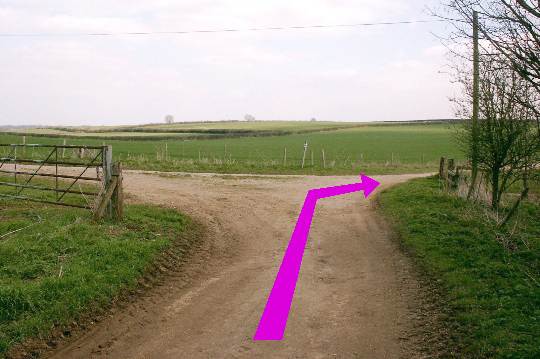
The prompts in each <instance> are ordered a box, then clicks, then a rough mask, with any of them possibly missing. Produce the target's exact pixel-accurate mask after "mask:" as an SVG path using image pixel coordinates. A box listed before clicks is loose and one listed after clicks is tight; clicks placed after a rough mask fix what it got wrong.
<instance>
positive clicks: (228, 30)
mask: <svg viewBox="0 0 540 359" xmlns="http://www.w3.org/2000/svg"><path fill="white" fill-rule="evenodd" d="M443 21H446V20H444V19H433V20H407V21H393V22H363V23H356V24H334V25H305V26H271V27H251V28H244V29H240V28H231V29H209V30H187V31H137V32H88V33H0V37H48V36H126V35H127V36H134V35H190V34H215V33H226V32H250V31H251V32H253V31H282V30H302V29H330V28H340V27H341V28H343V27H362V26H385V25H406V24H422V23H433V22H443Z"/></svg>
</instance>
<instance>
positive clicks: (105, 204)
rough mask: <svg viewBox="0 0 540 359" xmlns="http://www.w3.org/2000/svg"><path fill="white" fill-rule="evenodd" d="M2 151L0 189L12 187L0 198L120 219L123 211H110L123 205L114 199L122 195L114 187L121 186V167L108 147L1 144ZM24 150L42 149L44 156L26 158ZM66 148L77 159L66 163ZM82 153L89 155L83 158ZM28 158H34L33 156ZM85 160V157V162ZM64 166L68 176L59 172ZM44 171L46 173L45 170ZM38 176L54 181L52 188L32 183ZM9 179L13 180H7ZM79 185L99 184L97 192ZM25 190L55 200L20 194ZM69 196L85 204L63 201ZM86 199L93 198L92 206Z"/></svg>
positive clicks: (0, 194)
mask: <svg viewBox="0 0 540 359" xmlns="http://www.w3.org/2000/svg"><path fill="white" fill-rule="evenodd" d="M2 149H3V151H2V152H3V154H2V156H1V157H0V174H3V175H5V176H4V177H5V178H2V180H0V187H7V188H11V189H13V190H14V191H13V192H11V193H10V192H8V193H5V192H0V197H4V198H10V199H20V200H25V201H32V202H39V203H47V204H55V205H60V206H68V207H76V208H85V209H90V210H92V211H93V212H94V215H95V216H96V213H98V215H97V216H96V218H101V217H104V216H106V217H110V218H115V217H116V218H119V217H121V214H122V210H121V209H118V208H113V206H114V205H117V204H118V203H120V204H122V202H123V201H122V200H118V198H116V197H115V195H118V193H120V194H121V193H122V191H121V189H118V188H116V187H117V186H119V185H120V186H121V181H119V180H118V177H119V176H120V177H121V173H120V171H121V167H120V165H119V164H118V165H113V163H112V147H111V146H77V145H42V144H0V150H2ZM27 149H32V151H34V150H35V149H42V150H43V151H44V153H42V154H41V153H40V154H41V155H42V156H41V157H42V158H39V159H35V158H29V157H28V156H26V152H27ZM66 149H69V150H77V151H78V154H79V159H80V160H79V161H74V160H72V159H68V160H65V159H64V158H65V150H66ZM18 150H19V151H18ZM6 151H7V152H8V153H7V154H6V153H5V152H6ZM87 151H88V152H87ZM17 152H23V153H22V156H18V153H17ZM85 153H87V154H88V155H89V156H85ZM30 157H34V153H32V156H30ZM85 157H88V158H86V159H85ZM8 167H11V168H8ZM66 167H70V173H68V174H66V173H62V172H61V170H62V169H64V168H66ZM51 168H52V169H51ZM45 169H46V170H47V171H44V170H45ZM90 169H95V171H96V176H90V175H89V174H88V172H89V170H90ZM113 171H114V173H113ZM73 172H75V174H73ZM100 174H101V175H100ZM39 177H45V178H48V179H53V180H54V185H52V186H49V185H47V184H48V182H46V183H45V184H43V183H38V184H36V183H35V182H32V181H33V180H34V179H35V178H39ZM10 178H11V179H12V181H9V179H10ZM81 182H94V183H96V182H97V183H98V185H100V187H99V188H100V190H99V191H89V190H83V189H82V188H81V186H80V185H81ZM61 185H62V186H61ZM75 185H78V187H79V188H78V189H76V188H75ZM111 187H113V188H111ZM28 190H32V191H37V192H53V193H54V197H53V198H50V197H47V198H40V197H37V196H34V195H32V194H26V193H23V192H24V191H27V192H28ZM33 193H34V192H33ZM68 194H69V195H78V196H81V197H83V198H84V200H85V201H86V204H79V203H70V202H68V201H67V200H66V199H67V198H66V195H68ZM86 196H88V197H92V199H93V203H88V200H87V198H86Z"/></svg>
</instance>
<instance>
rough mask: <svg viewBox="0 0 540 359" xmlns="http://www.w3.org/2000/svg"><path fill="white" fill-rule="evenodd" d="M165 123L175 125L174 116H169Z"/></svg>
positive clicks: (166, 117)
mask: <svg viewBox="0 0 540 359" xmlns="http://www.w3.org/2000/svg"><path fill="white" fill-rule="evenodd" d="M165 123H167V124H172V123H174V116H173V115H167V116H165Z"/></svg>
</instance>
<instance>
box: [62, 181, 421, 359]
mask: <svg viewBox="0 0 540 359" xmlns="http://www.w3.org/2000/svg"><path fill="white" fill-rule="evenodd" d="M413 177H418V175H399V176H376V177H375V178H376V179H378V180H379V181H381V182H382V184H383V187H384V186H388V185H392V184H395V183H397V182H401V181H405V180H407V179H410V178H413ZM357 181H358V178H357V177H284V176H283V177H277V176H222V175H195V174H193V175H181V174H179V175H177V176H168V177H163V176H160V175H157V174H143V173H139V172H128V173H126V175H125V185H126V191H127V193H128V195H129V196H130V197H131V200H132V201H143V202H151V203H156V204H160V205H165V206H170V207H175V208H178V209H179V210H181V211H184V212H186V213H188V214H190V215H191V216H193V217H195V218H197V219H199V220H200V221H201V222H203V223H205V224H207V226H208V237H207V239H206V241H205V243H204V245H203V248H202V249H201V251H200V252H199V253H197V254H196V255H195V258H194V260H193V262H192V263H191V264H190V265H189V266H188V267H187V268H185V269H184V270H183V273H184V274H183V275H179V276H178V277H173V278H171V280H170V281H169V282H168V283H167V285H165V286H161V287H158V288H156V289H154V290H152V291H151V292H150V294H149V295H148V296H147V297H145V298H142V299H141V300H140V301H138V302H137V303H134V304H130V305H128V306H127V308H125V309H124V310H122V311H120V313H117V314H116V315H114V316H113V317H111V318H108V319H107V320H105V321H103V322H100V323H98V324H97V325H96V326H95V328H94V329H93V330H91V331H90V332H89V333H87V334H86V335H85V336H83V337H81V338H79V339H78V340H76V341H74V342H72V343H69V344H68V345H65V346H63V347H60V348H59V349H58V350H57V351H56V352H55V353H53V357H54V358H103V357H104V358H399V357H415V356H418V353H416V352H415V350H414V338H411V333H412V331H413V326H414V320H413V317H414V311H415V307H416V306H417V305H418V301H417V294H416V292H417V290H418V289H419V285H418V282H417V281H416V279H415V277H414V275H412V274H411V273H412V272H411V269H410V264H409V263H408V261H407V258H406V257H405V256H404V255H402V254H401V253H400V251H399V249H398V248H397V246H396V244H395V243H394V242H392V241H391V239H390V236H389V233H388V231H387V228H386V226H385V225H384V224H383V223H382V222H381V221H380V219H379V218H378V217H377V216H376V214H375V213H374V211H373V210H372V209H371V207H370V205H369V202H368V201H366V200H364V199H363V196H362V195H361V194H360V193H355V194H349V195H346V196H343V197H335V198H329V199H324V200H321V201H319V204H318V206H317V210H316V215H315V218H314V221H313V226H312V230H311V233H310V238H309V241H308V246H307V249H306V253H305V255H304V260H303V264H302V269H301V272H300V277H299V281H298V286H297V289H296V293H295V297H294V300H293V304H292V308H291V315H290V317H289V322H288V326H287V331H286V333H285V339H284V340H283V341H281V342H254V341H252V339H251V338H252V335H253V334H254V331H255V329H256V327H257V324H258V320H259V318H260V315H261V313H262V310H263V308H264V305H265V303H266V299H267V295H268V293H269V290H270V288H271V287H272V284H273V280H274V276H275V274H276V273H277V269H278V267H279V264H280V261H281V258H282V255H283V252H284V248H285V247H286V245H287V242H288V240H289V237H290V234H291V232H292V229H293V227H294V224H295V221H296V217H297V215H298V212H299V210H300V208H301V205H302V202H303V199H304V196H305V193H306V191H307V190H308V189H310V188H316V187H325V186H329V185H338V184H343V183H350V182H357Z"/></svg>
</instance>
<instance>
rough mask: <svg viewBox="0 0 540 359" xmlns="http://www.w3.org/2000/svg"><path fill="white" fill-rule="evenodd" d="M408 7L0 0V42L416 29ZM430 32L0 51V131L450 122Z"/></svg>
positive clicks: (357, 0) (404, 1)
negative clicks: (249, 122) (168, 119)
mask: <svg viewBox="0 0 540 359" xmlns="http://www.w3.org/2000/svg"><path fill="white" fill-rule="evenodd" d="M433 3H434V2H432V1H421V0H386V1H372V0H296V1H291V0H272V1H259V0H256V1H253V0H251V1H247V0H148V1H134V0H116V1H106V0H93V1H87V0H85V1H75V0H69V1H68V0H49V1H43V0H0V33H40V34H51V33H62V34H66V33H69V34H74V33H87V32H113V33H117V32H131V31H184V30H200V29H219V28H250V27H267V26H294V25H319V24H347V23H361V22H378V21H402V20H416V19H430V17H429V15H428V14H427V13H426V11H425V7H426V6H431V5H433ZM444 31H445V29H444V25H442V24H440V23H427V24H412V25H394V26H373V27H358V28H333V29H306V30H285V31H258V32H237V33H213V34H190V35H152V36H126V35H123V36H109V37H89V36H67V35H61V36H35V37H0V125H25V124H43V125H78V124H88V125H89V124H96V125H97V124H131V123H133V124H135V123H146V122H160V121H163V118H164V116H165V115H166V114H172V115H174V117H175V120H176V121H208V120H212V121H215V120H239V119H243V117H244V115H245V114H246V113H249V114H252V115H254V116H255V117H256V118H257V119H259V120H308V119H310V118H312V117H316V118H317V119H320V120H334V121H375V120H418V119H428V118H448V117H452V107H451V104H450V103H449V101H448V97H450V96H452V94H453V91H454V90H453V87H452V85H451V84H450V82H449V78H448V75H446V74H445V73H444V71H445V63H446V57H445V49H444V47H442V46H441V45H440V42H439V40H438V39H437V38H436V37H435V36H433V34H432V32H435V33H437V34H441V33H444Z"/></svg>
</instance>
